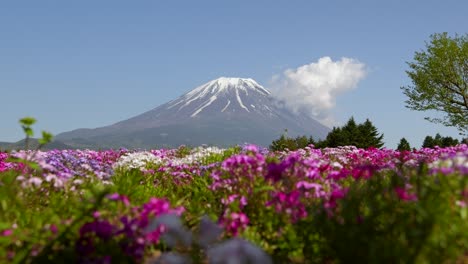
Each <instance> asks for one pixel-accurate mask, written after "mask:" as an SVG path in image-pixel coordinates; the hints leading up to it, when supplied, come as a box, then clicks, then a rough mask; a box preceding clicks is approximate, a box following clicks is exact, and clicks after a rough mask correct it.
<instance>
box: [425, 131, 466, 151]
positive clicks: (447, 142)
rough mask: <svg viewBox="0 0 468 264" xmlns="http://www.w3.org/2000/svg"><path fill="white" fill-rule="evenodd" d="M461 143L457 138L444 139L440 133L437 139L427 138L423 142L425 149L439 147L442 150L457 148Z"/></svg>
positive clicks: (436, 136)
mask: <svg viewBox="0 0 468 264" xmlns="http://www.w3.org/2000/svg"><path fill="white" fill-rule="evenodd" d="M459 143H460V142H459V141H458V139H456V138H452V137H442V136H441V135H440V134H439V133H437V134H436V135H435V137H431V136H426V137H425V138H424V141H423V145H422V147H423V148H433V147H435V146H439V147H441V148H445V147H451V146H456V145H458V144H459Z"/></svg>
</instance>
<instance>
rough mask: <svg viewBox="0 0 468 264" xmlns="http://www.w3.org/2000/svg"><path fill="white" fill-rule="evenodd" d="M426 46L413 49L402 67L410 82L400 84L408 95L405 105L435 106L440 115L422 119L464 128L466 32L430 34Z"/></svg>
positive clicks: (467, 120)
mask: <svg viewBox="0 0 468 264" xmlns="http://www.w3.org/2000/svg"><path fill="white" fill-rule="evenodd" d="M430 38H431V40H430V42H429V43H426V50H423V51H419V52H416V53H415V55H414V61H413V62H407V64H408V66H409V67H410V70H408V71H406V73H407V74H408V76H409V77H410V79H411V81H412V85H408V86H404V87H401V89H402V90H403V93H404V94H405V95H406V96H408V100H406V107H408V108H410V109H413V110H417V111H426V110H435V111H438V112H442V113H444V114H445V115H444V116H443V117H442V118H430V117H426V118H425V119H427V120H429V121H431V122H434V123H441V124H444V125H446V126H453V127H456V128H457V129H458V130H459V131H460V133H461V134H466V133H467V132H468V34H465V35H463V36H459V35H455V37H449V36H448V34H447V33H442V34H434V35H431V37H430Z"/></svg>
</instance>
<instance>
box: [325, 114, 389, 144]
mask: <svg viewBox="0 0 468 264" xmlns="http://www.w3.org/2000/svg"><path fill="white" fill-rule="evenodd" d="M383 145H384V143H383V134H381V135H380V134H379V132H378V130H377V128H376V127H375V126H374V125H373V124H372V122H371V121H370V120H369V119H366V121H365V122H364V123H362V124H356V121H354V118H353V117H351V118H350V119H349V120H348V122H347V123H346V124H345V125H344V126H343V127H334V128H333V129H332V131H331V132H330V133H328V135H327V137H326V138H325V140H324V141H322V142H318V143H317V144H316V146H317V147H322V148H323V147H332V148H334V147H339V146H356V147H358V148H369V147H375V148H381V147H382V146H383Z"/></svg>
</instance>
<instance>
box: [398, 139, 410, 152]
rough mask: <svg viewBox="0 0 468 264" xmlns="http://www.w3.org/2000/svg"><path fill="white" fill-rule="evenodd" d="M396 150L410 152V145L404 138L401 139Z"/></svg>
mask: <svg viewBox="0 0 468 264" xmlns="http://www.w3.org/2000/svg"><path fill="white" fill-rule="evenodd" d="M397 150H399V151H403V150H406V151H410V150H411V146H410V143H409V142H408V140H406V138H401V139H400V143H399V144H398V146H397Z"/></svg>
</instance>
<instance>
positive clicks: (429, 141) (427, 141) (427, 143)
mask: <svg viewBox="0 0 468 264" xmlns="http://www.w3.org/2000/svg"><path fill="white" fill-rule="evenodd" d="M434 146H435V144H434V138H433V137H431V136H426V137H425V138H424V141H423V144H422V147H423V148H433V147H434Z"/></svg>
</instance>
